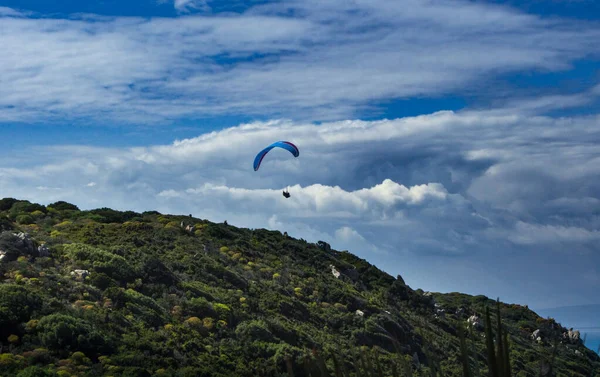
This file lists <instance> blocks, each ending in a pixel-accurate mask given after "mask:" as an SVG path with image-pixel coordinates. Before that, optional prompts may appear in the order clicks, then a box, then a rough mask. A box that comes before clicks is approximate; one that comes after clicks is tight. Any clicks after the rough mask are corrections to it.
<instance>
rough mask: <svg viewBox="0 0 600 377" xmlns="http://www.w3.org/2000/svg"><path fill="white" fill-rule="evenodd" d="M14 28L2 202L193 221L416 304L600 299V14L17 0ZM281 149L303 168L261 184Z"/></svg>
mask: <svg viewBox="0 0 600 377" xmlns="http://www.w3.org/2000/svg"><path fill="white" fill-rule="evenodd" d="M0 25H1V27H0V39H1V40H2V41H3V45H2V49H3V51H2V55H1V56H2V57H1V58H0V72H1V75H0V130H1V132H2V138H3V140H5V142H4V143H3V144H4V145H3V148H2V150H0V196H1V197H6V196H13V197H19V198H24V199H29V200H32V201H36V202H41V203H49V202H52V201H55V200H67V201H69V202H73V203H75V204H77V205H79V206H80V207H81V208H86V209H87V208H95V207H100V206H109V207H113V208H118V209H132V210H149V209H157V210H159V211H161V212H165V213H190V212H192V213H194V215H196V216H198V217H202V218H208V219H210V220H213V221H222V220H224V219H227V220H228V222H229V223H231V224H234V225H239V226H246V227H255V228H260V227H266V228H274V229H279V230H282V231H287V232H288V233H290V234H291V235H294V236H297V237H302V238H305V239H307V240H311V241H317V240H319V239H322V240H326V241H328V242H330V243H331V244H332V245H333V246H334V247H335V248H338V249H349V250H350V251H352V252H353V253H355V254H357V255H360V256H361V257H363V258H366V259H367V260H369V261H371V262H372V263H375V264H377V265H379V266H380V267H382V268H383V269H385V270H386V271H388V272H389V273H392V274H401V275H402V276H403V277H404V278H405V280H406V281H407V282H408V283H409V284H410V285H411V286H413V287H414V288H423V289H425V290H435V291H442V292H448V291H462V292H467V293H472V294H486V295H489V296H490V297H497V296H500V298H501V299H502V300H503V301H508V302H518V303H522V304H529V305H530V307H533V308H539V309H543V308H556V307H562V306H569V305H589V304H600V296H598V294H597V292H598V289H599V288H600V267H599V266H600V248H599V247H598V245H599V243H598V241H599V240H600V169H599V168H598V167H599V166H600V127H599V122H600V117H599V115H598V113H599V110H600V76H599V74H598V73H599V68H600V45H599V44H598V43H597V42H596V41H598V40H600V10H599V8H598V3H597V2H593V1H586V0H581V1H559V0H545V1H541V0H540V1H526V2H523V1H519V2H517V1H514V2H508V1H488V2H485V1H462V0H443V1H436V2H424V1H421V0H418V1H417V0H406V1H405V2H403V3H394V2H389V1H384V0H369V1H366V0H364V1H363V0H358V1H355V2H347V1H341V0H331V1H328V2H322V1H315V0H303V1H300V0H291V1H277V2H266V1H248V2H244V1H238V2H217V1H195V0H191V1H189V0H188V1H185V0H177V1H167V0H161V1H131V2H116V1H101V2H100V1H99V2H75V1H64V2H58V3H51V2H41V1H18V2H17V1H2V0H0ZM281 139H287V140H291V141H293V142H294V143H295V144H296V145H298V146H299V148H300V152H301V155H300V157H299V158H298V159H293V158H290V156H289V155H286V154H285V153H284V152H282V151H277V150H275V151H273V152H272V153H271V154H270V155H269V156H268V158H267V159H265V162H264V164H263V167H261V170H260V171H259V172H254V171H253V170H252V169H251V163H252V160H253V158H254V155H255V154H256V152H258V150H260V149H262V147H264V146H265V145H267V144H268V143H270V142H272V141H275V140H281ZM286 186H290V190H291V192H292V197H291V198H290V199H287V200H286V199H285V198H283V197H282V196H281V195H280V190H281V189H282V188H283V187H286Z"/></svg>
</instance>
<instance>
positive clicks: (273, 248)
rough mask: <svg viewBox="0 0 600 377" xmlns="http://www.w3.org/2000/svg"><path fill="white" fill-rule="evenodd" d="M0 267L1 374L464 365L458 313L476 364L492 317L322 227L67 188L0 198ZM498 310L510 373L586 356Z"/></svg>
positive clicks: (552, 368)
mask: <svg viewBox="0 0 600 377" xmlns="http://www.w3.org/2000/svg"><path fill="white" fill-rule="evenodd" d="M0 282H1V284H0V376H17V377H25V376H30V377H31V376H114V377H117V376H256V375H273V376H274V375H282V376H283V375H288V374H287V373H288V371H287V370H288V368H291V369H292V370H293V371H292V372H293V374H294V375H295V376H305V375H307V374H306V370H307V369H306V368H309V367H310V365H315V364H314V363H312V364H311V363H307V364H305V358H308V359H310V360H312V361H318V360H320V358H319V355H322V354H326V355H333V356H334V357H332V358H330V359H327V361H326V365H323V363H321V364H320V367H321V368H326V369H327V370H328V371H329V373H330V375H332V376H333V375H334V369H335V370H346V371H348V372H347V373H350V374H344V375H354V374H351V372H350V371H353V370H355V369H356V368H358V367H359V366H360V365H361V364H362V363H363V362H364V363H366V364H365V365H364V368H363V369H367V370H369V371H370V372H371V371H374V370H377V373H378V374H377V375H386V376H392V375H400V374H394V373H401V372H396V370H401V369H402V368H406V369H405V371H404V372H405V373H410V374H411V375H413V376H431V375H432V371H438V373H439V375H443V376H462V375H463V365H462V364H461V344H460V339H459V336H458V334H459V328H461V325H468V332H467V336H466V348H468V353H469V355H470V356H469V361H468V363H469V365H470V366H471V368H472V370H473V371H475V374H474V375H480V376H483V375H487V357H488V354H487V351H486V337H485V336H484V333H485V331H484V327H483V325H484V324H485V323H484V322H485V321H483V319H484V318H485V308H486V307H489V308H490V309H492V310H491V313H492V315H491V321H492V322H493V323H492V324H491V325H494V326H495V324H496V314H495V313H496V312H495V308H496V301H495V300H492V299H489V298H487V297H484V296H469V295H466V294H459V293H452V294H440V293H429V292H423V291H422V290H419V289H417V290H413V289H412V288H411V287H409V286H407V285H406V284H405V283H404V281H403V280H402V278H401V277H400V276H397V277H393V276H390V275H388V274H386V273H385V272H383V271H381V270H380V269H378V268H377V267H375V266H373V265H370V264H369V263H367V262H366V261H365V260H362V259H360V258H358V257H356V256H354V255H353V254H351V253H349V252H347V251H336V250H332V249H331V248H330V247H329V245H327V244H325V243H323V242H319V243H316V244H315V243H309V242H307V241H305V240H298V239H294V238H291V237H288V236H287V235H286V234H281V233H280V232H278V231H269V230H265V229H255V230H250V229H240V228H236V227H233V226H229V225H227V224H217V223H212V222H209V221H207V220H202V219H197V218H193V217H191V216H176V215H166V214H160V213H158V212H144V213H135V212H131V211H128V212H120V211H115V210H111V209H108V208H102V209H96V210H91V211H80V210H79V209H78V208H77V207H76V206H75V205H72V204H69V203H65V202H57V203H53V204H50V205H48V206H44V205H40V204H35V203H30V202H28V201H18V200H15V199H11V198H6V199H2V200H0ZM500 310H501V317H502V320H503V323H504V328H505V330H506V331H507V332H508V343H509V345H510V359H511V369H512V375H513V376H518V377H525V376H538V375H540V374H539V373H540V370H542V372H544V374H545V375H556V376H574V377H575V376H586V377H588V376H592V375H593V369H594V368H596V370H598V371H600V358H599V357H598V355H596V354H595V353H594V352H592V351H591V350H589V349H587V348H586V347H584V345H583V344H582V341H581V340H580V339H579V336H578V333H577V332H575V331H569V329H566V328H563V327H562V326H561V325H560V324H558V323H556V322H555V321H554V320H552V319H544V318H540V317H539V316H537V315H536V314H535V313H534V312H532V311H531V310H529V309H528V308H527V307H523V306H519V305H510V304H503V303H500ZM494 331H495V328H494ZM534 332H535V336H532V334H533V333H534ZM361 350H363V351H365V352H366V351H368V353H370V352H373V350H375V351H376V355H377V356H376V359H375V357H374V358H373V360H376V361H377V363H376V365H369V363H370V362H371V359H370V358H369V359H362V358H361V357H360V356H359V351H361ZM463 350H464V347H463ZM553 351H554V353H553ZM355 357H356V358H355ZM308 359H306V360H308ZM286 360H288V362H286ZM342 360H343V362H342ZM317 364H318V363H317ZM370 372H369V373H370ZM478 372H479V373H478ZM340 373H341V372H340ZM313 375H317V374H313ZM338 375H340V374H338ZM374 375H375V374H374ZM406 375H408V374H406ZM597 375H600V374H597Z"/></svg>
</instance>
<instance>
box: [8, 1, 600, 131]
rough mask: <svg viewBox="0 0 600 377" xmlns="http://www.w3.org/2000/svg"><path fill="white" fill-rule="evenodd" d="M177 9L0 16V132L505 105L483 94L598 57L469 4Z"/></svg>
mask: <svg viewBox="0 0 600 377" xmlns="http://www.w3.org/2000/svg"><path fill="white" fill-rule="evenodd" d="M174 6H175V8H176V9H177V10H179V11H180V12H181V13H182V16H181V17H176V18H151V19H147V18H141V17H100V16H93V15H84V16H81V15H71V16H69V17H68V18H52V17H46V16H45V15H39V14H33V13H24V12H22V11H17V10H13V9H11V8H6V7H3V8H0V22H1V24H2V28H0V39H1V40H2V43H3V51H4V52H3V55H2V59H0V72H2V74H1V75H0V109H1V110H2V111H0V122H32V121H36V122H37V121H39V120H42V119H43V120H46V121H51V120H61V121H64V120H67V119H68V120H69V121H71V122H75V121H77V122H86V121H87V122H90V121H91V120H94V121H95V122H110V123H115V122H117V123H123V122H125V123H126V122H146V123H159V122H167V121H175V120H177V119H182V118H202V117H210V116H218V115H223V114H227V115H231V114H242V115H244V116H261V117H284V118H292V117H293V118H294V119H296V120H303V119H306V120H310V119H321V120H335V119H345V118H353V117H355V116H356V115H357V113H360V112H361V111H363V110H365V109H373V106H375V105H376V104H377V103H378V102H379V101H388V100H390V99H393V98H420V97H423V96H440V95H445V94H449V93H450V94H460V95H468V96H473V95H475V94H476V95H478V96H479V97H481V98H489V97H492V98H494V96H499V97H500V98H502V97H503V95H504V94H506V91H507V90H509V91H511V92H512V91H514V90H515V89H516V88H504V89H500V88H499V87H494V86H492V85H494V84H495V83H496V82H497V78H498V76H499V75H503V74H508V73H515V72H520V71H523V70H536V71H539V72H551V71H557V70H565V69H568V68H569V67H570V65H571V64H572V62H573V61H575V60H576V59H583V58H590V57H597V56H598V53H599V52H600V47H599V45H598V44H597V43H596V42H595V41H597V40H599V39H600V25H598V24H597V23H592V22H584V21H578V22H576V23H574V22H572V21H570V20H561V19H556V18H552V19H550V18H547V19H546V18H541V17H538V16H534V15H529V14H525V13H520V12H517V11H516V10H513V9H512V8H508V7H504V6H498V5H492V4H483V3H475V2H471V1H456V0H444V1H436V2H423V1H418V0H410V1H408V2H407V1H404V2H402V3H401V4H400V3H398V4H393V3H389V2H387V1H381V0H369V1H354V2H347V1H339V0H336V1H329V2H327V3H324V2H321V1H313V0H309V1H293V0H292V1H289V0H288V1H282V2H275V3H266V4H257V5H254V6H251V7H249V8H248V9H247V10H245V11H244V12H243V13H234V12H218V13H207V14H187V13H189V11H191V10H198V9H204V10H207V9H208V5H207V3H206V2H204V1H195V0H175V2H174ZM490 88H491V89H493V90H490ZM555 100H556V98H555ZM571 100H572V101H573V102H574V103H580V102H578V99H577V98H572V99H571ZM543 105H544V104H543V103H542V104H540V106H543Z"/></svg>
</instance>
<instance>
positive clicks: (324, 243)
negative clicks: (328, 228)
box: [317, 241, 331, 251]
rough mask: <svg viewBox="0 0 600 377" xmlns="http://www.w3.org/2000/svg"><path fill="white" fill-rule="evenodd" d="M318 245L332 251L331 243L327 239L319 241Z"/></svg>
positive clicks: (322, 248) (324, 249)
mask: <svg viewBox="0 0 600 377" xmlns="http://www.w3.org/2000/svg"><path fill="white" fill-rule="evenodd" d="M317 245H318V246H319V248H320V249H321V250H323V251H331V245H329V244H328V243H327V242H325V241H318V242H317Z"/></svg>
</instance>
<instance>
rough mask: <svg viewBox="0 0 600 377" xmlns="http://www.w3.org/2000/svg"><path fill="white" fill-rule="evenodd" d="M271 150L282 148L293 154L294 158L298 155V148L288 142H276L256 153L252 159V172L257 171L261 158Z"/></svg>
mask: <svg viewBox="0 0 600 377" xmlns="http://www.w3.org/2000/svg"><path fill="white" fill-rule="evenodd" d="M273 148H283V149H285V150H287V151H289V152H290V153H291V154H293V155H294V157H298V156H299V155H300V151H299V150H298V147H296V146H295V145H294V144H292V143H290V142H289V141H276V142H274V143H273V144H271V145H269V146H268V147H266V148H265V149H263V150H262V151H260V152H258V154H257V155H256V157H255V158H254V171H257V170H258V168H260V164H261V163H262V160H263V158H265V156H266V155H267V153H269V151H270V150H271V149H273Z"/></svg>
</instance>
